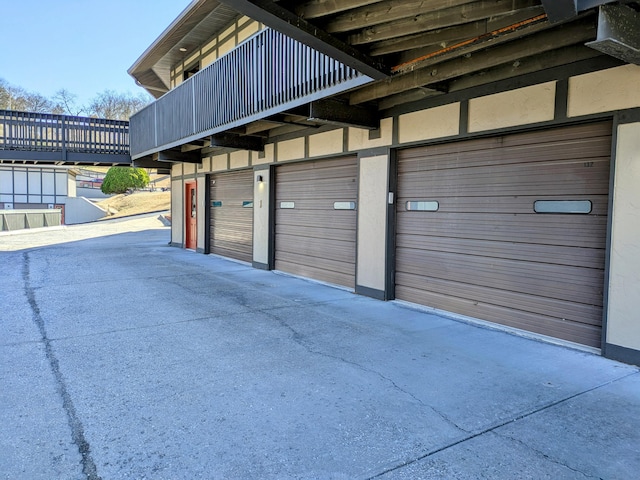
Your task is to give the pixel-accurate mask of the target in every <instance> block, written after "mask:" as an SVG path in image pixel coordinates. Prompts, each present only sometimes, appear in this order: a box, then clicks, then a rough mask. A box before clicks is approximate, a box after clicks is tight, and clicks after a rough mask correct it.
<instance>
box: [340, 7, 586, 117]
mask: <svg viewBox="0 0 640 480" xmlns="http://www.w3.org/2000/svg"><path fill="white" fill-rule="evenodd" d="M595 32H596V30H595V25H594V21H593V18H587V19H586V20H582V21H580V22H576V23H571V24H568V25H563V26H561V27H559V28H556V29H554V30H551V31H543V32H539V33H537V34H534V35H530V36H528V37H526V38H523V39H521V40H519V41H517V42H510V43H506V44H503V45H498V46H496V47H493V48H487V49H485V50H482V51H479V52H476V53H475V54H473V55H470V56H463V57H458V58H454V59H451V60H448V61H444V62H441V63H436V64H433V65H430V67H431V68H419V69H415V70H413V71H409V72H406V73H403V74H399V75H397V76H394V77H392V78H390V79H389V80H387V81H383V82H376V83H373V84H369V85H366V86H364V87H362V88H360V89H358V90H356V91H354V92H353V93H352V94H351V97H350V99H349V102H350V103H351V104H352V105H357V104H361V103H364V102H368V101H372V100H378V99H380V98H385V97H387V96H389V95H395V94H397V93H401V92H404V91H407V90H411V89H414V88H418V87H424V86H428V85H434V84H437V83H440V82H443V81H445V80H450V79H453V78H456V77H460V76H463V75H467V74H470V73H473V72H477V71H480V70H485V69H488V68H492V67H496V66H498V65H502V64H505V63H508V62H513V61H516V60H521V59H523V58H527V57H530V56H532V55H538V54H541V53H544V52H548V51H551V50H555V49H557V48H561V47H566V46H569V45H575V44H578V43H583V42H585V41H587V40H591V39H593V38H594V37H595Z"/></svg>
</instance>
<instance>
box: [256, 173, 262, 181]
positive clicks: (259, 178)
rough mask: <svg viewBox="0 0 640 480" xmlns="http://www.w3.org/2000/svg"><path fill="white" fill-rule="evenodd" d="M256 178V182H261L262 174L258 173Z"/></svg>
mask: <svg viewBox="0 0 640 480" xmlns="http://www.w3.org/2000/svg"><path fill="white" fill-rule="evenodd" d="M256 180H257V181H258V183H262V175H258V176H257V177H256Z"/></svg>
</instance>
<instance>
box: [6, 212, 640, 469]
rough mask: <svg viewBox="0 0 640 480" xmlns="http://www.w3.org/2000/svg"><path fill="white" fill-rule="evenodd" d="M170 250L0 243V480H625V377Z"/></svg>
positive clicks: (145, 242) (60, 231) (582, 356)
mask: <svg viewBox="0 0 640 480" xmlns="http://www.w3.org/2000/svg"><path fill="white" fill-rule="evenodd" d="M169 234H170V232H169V229H168V228H167V227H164V226H163V225H162V223H161V222H160V221H159V220H158V219H157V218H156V216H141V217H135V218H131V219H124V220H117V221H115V220H114V221H105V222H99V223H95V224H87V225H78V226H73V227H66V228H57V229H48V230H44V231H37V232H36V231H34V232H25V233H20V234H11V235H6V234H2V235H0V328H1V332H2V336H1V337H0V479H11V480H15V479H18V480H20V479H25V480H38V479H46V480H51V479H65V480H66V479H91V480H95V479H98V478H100V479H104V480H106V479H197V478H203V479H369V478H380V479H385V480H392V479H477V478H490V479H546V478H548V479H585V478H587V479H588V478H603V479H625V480H626V479H633V478H638V476H639V473H638V472H640V372H639V370H638V368H636V367H633V366H629V365H625V364H621V363H617V362H614V361H610V360H607V359H604V358H601V357H599V356H598V355H595V354H593V353H589V352H585V351H581V350H576V349H571V348H566V347H563V346H558V345H553V344H549V343H544V342H540V341H537V340H533V339H528V338H523V337H520V336H517V335H512V334H509V333H505V332H501V331H497V330H494V329H490V328H484V327H482V326H478V325H472V324H468V323H464V322H460V321H456V320H452V319H449V318H443V317H439V316H437V315H434V314H431V313H428V312H425V311H422V310H419V309H414V308H409V307H408V306H406V305H403V304H399V303H395V302H386V303H385V302H380V301H377V300H373V299H369V298H365V297H361V296H357V295H354V294H353V293H351V292H349V291H346V290H344V289H338V288H333V287H330V286H326V285H322V284H318V283H315V282H312V281H308V280H304V279H299V278H294V277H291V276H287V275H284V274H280V273H277V272H267V271H262V270H256V269H253V268H251V267H250V266H248V265H245V264H242V263H238V262H233V261H229V260H225V259H222V258H219V257H215V256H211V255H201V254H196V253H193V252H190V251H185V250H182V249H179V248H175V247H170V246H168V241H169Z"/></svg>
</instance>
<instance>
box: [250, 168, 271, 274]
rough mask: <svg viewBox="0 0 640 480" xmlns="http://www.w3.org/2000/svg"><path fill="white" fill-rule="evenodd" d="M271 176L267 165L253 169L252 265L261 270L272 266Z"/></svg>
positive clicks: (269, 268)
mask: <svg viewBox="0 0 640 480" xmlns="http://www.w3.org/2000/svg"><path fill="white" fill-rule="evenodd" d="M273 178H274V176H273V175H272V169H271V168H270V167H269V166H268V165H265V166H260V167H256V168H255V169H254V171H253V266H254V268H260V269H262V270H271V269H272V268H273V247H272V245H273V232H272V223H273V222H272V214H271V211H272V209H273V204H272V203H273V202H272V190H273V189H274V186H273V185H272V183H273V182H272V179H273Z"/></svg>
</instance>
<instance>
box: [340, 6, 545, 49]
mask: <svg viewBox="0 0 640 480" xmlns="http://www.w3.org/2000/svg"><path fill="white" fill-rule="evenodd" d="M539 5H540V1H539V0H512V1H500V0H498V1H496V0H481V1H477V2H472V3H468V4H465V5H461V6H457V7H452V8H447V9H444V10H439V11H432V10H431V9H428V8H425V12H424V13H423V14H421V15H417V16H414V17H409V18H403V19H400V20H395V21H393V22H387V23H381V24H379V25H376V26H373V27H367V28H364V29H363V30H360V31H359V32H357V33H353V34H350V35H349V37H348V42H349V44H351V45H362V44H367V43H372V42H379V41H381V40H388V39H391V38H396V37H397V36H398V32H402V34H403V35H412V34H416V33H421V32H425V31H429V30H435V29H438V28H445V27H451V26H453V25H461V24H464V23H469V22H473V21H477V20H483V19H486V18H490V17H495V16H498V15H507V14H509V13H512V12H515V11H517V10H522V9H524V8H529V7H536V6H539Z"/></svg>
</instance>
